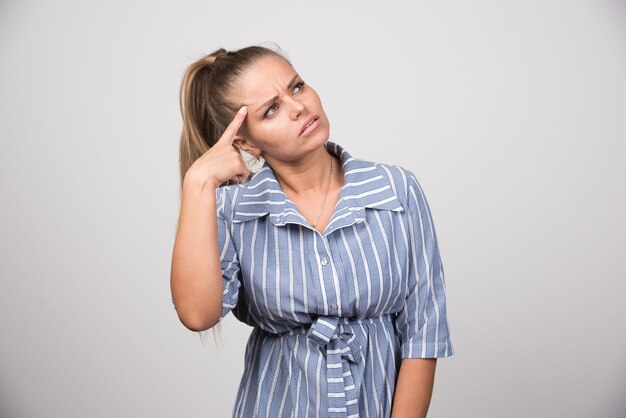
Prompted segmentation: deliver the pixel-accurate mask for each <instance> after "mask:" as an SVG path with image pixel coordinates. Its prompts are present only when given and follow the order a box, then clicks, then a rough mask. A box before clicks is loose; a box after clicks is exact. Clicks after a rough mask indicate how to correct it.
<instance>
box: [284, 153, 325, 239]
mask: <svg viewBox="0 0 626 418" xmlns="http://www.w3.org/2000/svg"><path fill="white" fill-rule="evenodd" d="M328 156H329V157H330V171H329V172H328V188H327V189H326V194H325V195H324V200H323V201H322V207H321V208H320V210H319V211H318V212H317V217H316V218H315V222H314V223H313V224H312V225H311V226H312V227H313V228H315V225H317V221H319V220H320V215H321V214H322V209H324V205H325V204H326V198H327V197H328V192H329V191H330V177H331V175H332V174H333V156H332V155H331V154H328ZM274 176H276V180H279V177H280V176H279V175H278V174H277V173H276V172H274Z"/></svg>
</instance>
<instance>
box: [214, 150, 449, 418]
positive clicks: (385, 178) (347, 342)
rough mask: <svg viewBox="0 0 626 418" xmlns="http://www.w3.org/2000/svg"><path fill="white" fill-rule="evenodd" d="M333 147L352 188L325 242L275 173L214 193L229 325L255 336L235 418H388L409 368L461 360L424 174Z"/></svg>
mask: <svg viewBox="0 0 626 418" xmlns="http://www.w3.org/2000/svg"><path fill="white" fill-rule="evenodd" d="M325 146H326V149H327V150H328V152H329V153H331V154H333V155H335V156H338V157H339V158H340V159H341V164H342V167H343V171H344V179H345V184H344V186H343V188H342V190H341V196H340V199H339V201H338V203H337V205H336V207H335V210H334V213H333V215H332V218H331V220H330V222H329V224H328V226H327V227H326V230H325V231H324V233H323V234H320V233H319V231H317V230H315V229H314V228H313V227H311V226H310V224H309V222H308V221H307V220H306V219H305V218H304V217H303V216H302V215H301V214H300V212H299V211H298V208H297V207H296V206H295V204H294V203H293V202H292V201H290V200H289V199H288V198H287V196H286V195H285V194H284V193H283V192H282V190H281V188H280V186H279V184H278V182H277V181H276V178H275V177H274V173H273V171H272V169H271V167H270V166H269V165H268V164H267V162H266V163H265V165H264V167H263V168H262V169H261V170H260V171H259V172H257V173H256V174H255V175H254V176H253V177H252V178H251V179H250V180H249V181H247V182H245V183H243V184H236V185H231V186H224V187H220V188H217V189H216V198H217V208H218V210H217V213H218V220H217V224H218V241H219V249H220V260H221V264H222V272H223V280H224V297H223V305H222V317H224V316H225V315H226V314H227V313H228V312H230V311H231V310H232V311H233V314H234V315H235V316H236V317H237V318H238V319H239V320H240V321H242V322H245V323H247V324H249V325H251V326H253V327H254V329H253V330H252V333H251V335H250V339H249V341H248V344H247V347H246V354H245V369H244V374H243V377H242V379H241V383H240V386H239V390H238V394H237V399H236V404H235V407H234V410H233V416H234V417H271V418H277V417H279V418H280V417H287V418H289V417H295V418H300V417H306V418H308V417H361V418H364V417H371V418H374V417H377V418H378V417H389V416H390V411H391V404H392V400H393V393H394V388H395V382H396V376H397V373H398V371H399V367H400V362H401V359H403V358H437V357H448V356H451V355H453V354H454V350H453V348H452V343H451V340H450V333H449V328H448V322H447V318H446V297H445V282H444V271H443V266H442V263H441V259H440V256H439V248H438V245H437V238H436V234H435V229H434V227H433V220H432V216H431V214H430V209H429V206H428V203H427V202H426V199H425V197H424V193H423V192H422V189H421V187H420V185H419V183H418V181H417V179H416V177H415V175H414V174H413V173H412V172H410V171H409V170H407V169H405V168H402V167H400V166H396V165H391V164H384V163H374V162H369V161H365V160H360V159H356V158H353V157H352V156H351V155H350V154H349V153H348V152H347V151H346V150H345V149H344V148H342V147H341V146H339V145H338V144H336V143H333V142H331V141H327V142H326V145H325Z"/></svg>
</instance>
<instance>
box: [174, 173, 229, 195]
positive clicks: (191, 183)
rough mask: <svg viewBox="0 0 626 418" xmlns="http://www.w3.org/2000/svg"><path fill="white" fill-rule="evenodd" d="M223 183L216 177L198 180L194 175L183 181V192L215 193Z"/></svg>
mask: <svg viewBox="0 0 626 418" xmlns="http://www.w3.org/2000/svg"><path fill="white" fill-rule="evenodd" d="M221 183H222V182H221V181H220V180H219V179H217V178H214V177H209V178H203V179H198V178H195V177H194V176H193V175H186V176H185V178H184V180H183V191H190V192H194V193H205V192H207V191H209V192H215V189H217V188H218V187H219V185H220V184H221Z"/></svg>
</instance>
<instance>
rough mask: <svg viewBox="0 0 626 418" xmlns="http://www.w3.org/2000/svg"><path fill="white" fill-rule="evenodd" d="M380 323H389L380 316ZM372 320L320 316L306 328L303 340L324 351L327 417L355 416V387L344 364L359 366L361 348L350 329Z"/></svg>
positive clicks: (385, 317) (361, 355) (356, 403)
mask: <svg viewBox="0 0 626 418" xmlns="http://www.w3.org/2000/svg"><path fill="white" fill-rule="evenodd" d="M375 319H380V320H385V319H386V320H391V315H381V316H380V317H379V318H375ZM373 321H374V319H359V320H350V319H348V318H339V317H336V316H320V317H318V318H317V319H316V320H315V321H314V322H313V323H312V324H311V326H310V328H309V330H308V332H307V334H306V335H307V338H310V339H311V340H313V341H314V342H316V343H317V344H319V345H320V346H321V347H325V348H326V379H327V381H328V417H329V418H339V417H350V418H357V417H358V416H359V406H358V388H357V387H356V386H355V383H354V377H353V376H352V373H351V372H350V367H349V365H348V364H347V362H352V363H360V362H361V360H362V359H363V352H362V350H363V348H362V347H361V345H360V344H359V342H358V340H357V335H356V333H355V330H354V328H353V327H357V326H359V324H361V323H365V324H367V323H368V322H373Z"/></svg>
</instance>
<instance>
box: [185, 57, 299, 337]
mask: <svg viewBox="0 0 626 418" xmlns="http://www.w3.org/2000/svg"><path fill="white" fill-rule="evenodd" d="M276 47H277V49H278V50H280V47H278V45H276ZM267 56H274V57H279V58H281V59H283V60H285V61H286V62H287V63H288V64H289V65H291V62H290V61H289V60H288V59H287V58H286V56H285V55H283V53H281V52H278V51H277V50H274V49H271V48H267V47H264V46H258V45H254V46H248V47H245V48H241V49H238V50H235V51H227V50H225V49H224V48H219V49H217V50H215V51H213V52H211V53H210V54H208V55H205V56H203V57H202V58H200V59H199V60H197V61H195V62H193V63H192V64H191V65H189V66H188V67H187V69H186V70H185V73H184V75H183V79H182V82H181V85H180V91H179V95H180V99H179V101H180V113H181V115H182V119H183V128H182V132H181V134H180V146H179V166H180V167H179V168H180V197H181V198H182V187H183V181H184V179H185V174H186V173H187V170H189V167H191V165H192V164H193V163H194V162H195V161H196V160H197V159H198V158H199V157H200V156H202V154H204V153H205V152H207V151H208V150H209V149H210V148H211V147H212V146H213V145H215V143H216V142H217V141H218V140H219V139H220V137H221V136H222V134H223V133H224V131H225V130H226V127H227V126H228V124H229V123H230V122H231V121H232V119H233V117H234V115H235V113H236V112H237V110H238V105H237V104H236V103H232V102H231V101H229V99H228V96H229V93H230V92H231V89H232V88H234V86H235V82H236V81H237V79H238V78H239V76H241V74H242V73H243V72H244V71H245V70H246V69H248V68H249V67H250V65H252V64H254V63H255V62H257V61H258V60H259V59H261V58H264V57H267ZM229 183H230V180H228V179H227V180H226V181H224V182H223V183H222V184H220V187H221V186H224V185H228V184H229ZM179 221H180V219H179ZM212 330H213V331H214V334H213V337H214V340H215V342H216V344H218V345H219V341H218V338H217V335H216V334H219V332H220V331H221V329H220V323H219V322H218V324H217V325H216V326H214V327H213V328H212ZM199 335H200V339H201V340H202V341H203V343H204V336H205V334H203V332H202V331H201V332H199Z"/></svg>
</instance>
